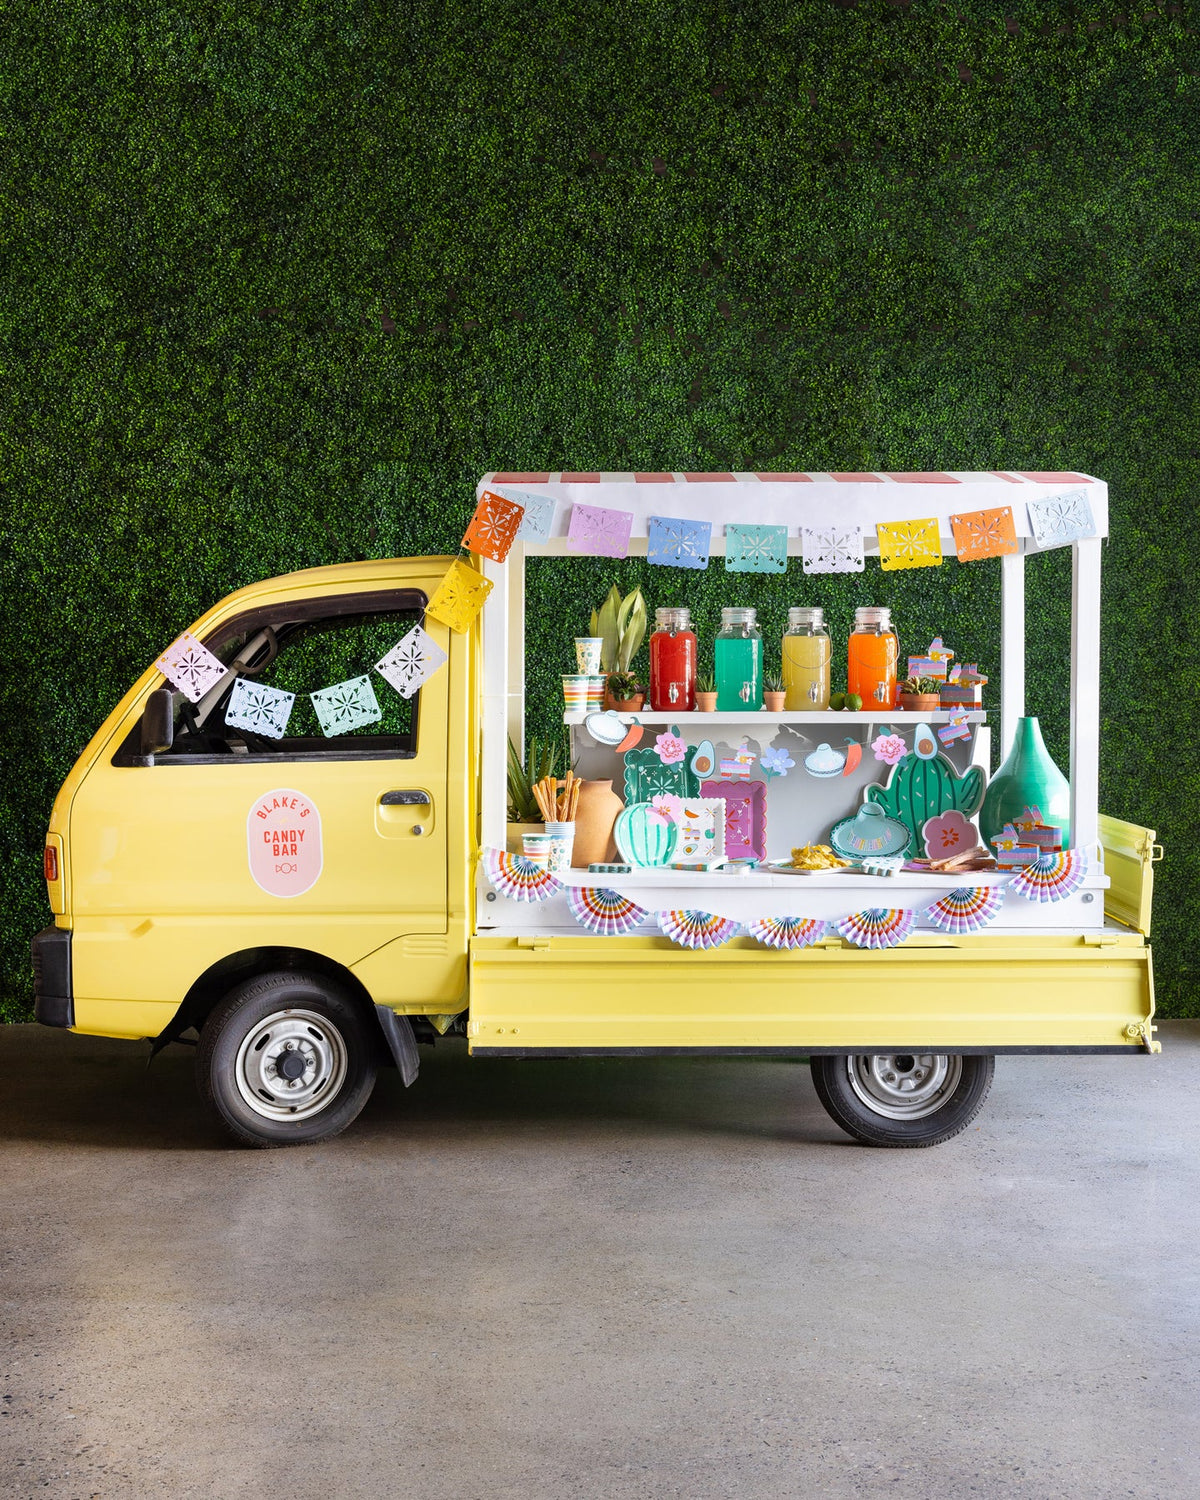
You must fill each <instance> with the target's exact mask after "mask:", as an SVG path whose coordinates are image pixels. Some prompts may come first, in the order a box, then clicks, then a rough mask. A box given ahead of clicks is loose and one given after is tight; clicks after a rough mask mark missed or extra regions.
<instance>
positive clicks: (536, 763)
mask: <svg viewBox="0 0 1200 1500" xmlns="http://www.w3.org/2000/svg"><path fill="white" fill-rule="evenodd" d="M560 759H562V760H565V759H566V756H565V755H562V753H561V750H560V747H559V746H558V745H556V744H555V743H554V741H553V740H539V739H538V738H537V737H536V735H535V736H534V737H533V738H532V739H531V740H530V741H529V754H528V756H527V757H526V763H525V765H522V764H521V756H520V754H519V752H518V750H517V747H516V746H515V745H514V744H513V742H512V740H511V739H510V740H509V742H508V821H509V822H510V823H539V822H540V821H541V817H542V815H541V812H540V811H539V809H538V805H537V800H536V798H535V797H534V795H533V786H534V783H535V782H538V781H541V780H542V778H543V777H545V776H557V775H558V767H559V762H560Z"/></svg>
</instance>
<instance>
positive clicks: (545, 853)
mask: <svg viewBox="0 0 1200 1500" xmlns="http://www.w3.org/2000/svg"><path fill="white" fill-rule="evenodd" d="M553 842H554V840H553V838H552V837H551V836H550V834H548V833H523V834H522V835H521V852H522V853H523V854H524V856H525V858H526V859H531V860H532V861H533V862H534V864H536V865H541V867H542V869H543V870H545V869H548V868H549V865H550V846H551V844H553Z"/></svg>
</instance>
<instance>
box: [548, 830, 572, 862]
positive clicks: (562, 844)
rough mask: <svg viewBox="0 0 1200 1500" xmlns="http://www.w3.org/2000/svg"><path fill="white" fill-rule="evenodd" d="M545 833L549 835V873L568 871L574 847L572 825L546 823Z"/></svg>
mask: <svg viewBox="0 0 1200 1500" xmlns="http://www.w3.org/2000/svg"><path fill="white" fill-rule="evenodd" d="M546 832H547V833H548V834H549V835H550V873H551V874H552V875H553V874H558V873H559V872H560V871H562V870H569V869H570V868H571V852H572V850H573V849H574V847H575V825H574V823H547V824H546Z"/></svg>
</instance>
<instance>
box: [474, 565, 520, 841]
mask: <svg viewBox="0 0 1200 1500" xmlns="http://www.w3.org/2000/svg"><path fill="white" fill-rule="evenodd" d="M483 573H484V576H485V577H486V578H489V579H490V580H491V582H492V584H493V589H492V592H491V593H490V594H489V595H488V600H487V603H486V604H485V605H484V606H483V615H482V622H483V662H482V675H481V687H482V689H483V723H482V731H483V733H482V739H483V762H482V765H481V766H480V789H479V790H480V824H481V827H480V833H479V837H480V843H481V844H490V845H491V846H492V848H494V849H503V848H504V840H505V825H506V823H507V818H508V745H507V743H506V741H507V735H508V688H509V681H508V644H507V636H508V629H509V619H508V594H509V581H508V570H507V567H506V566H505V564H503V563H495V562H492V561H491V560H490V559H486V558H485V559H484V563H483ZM522 686H523V684H522ZM518 690H520V689H518Z"/></svg>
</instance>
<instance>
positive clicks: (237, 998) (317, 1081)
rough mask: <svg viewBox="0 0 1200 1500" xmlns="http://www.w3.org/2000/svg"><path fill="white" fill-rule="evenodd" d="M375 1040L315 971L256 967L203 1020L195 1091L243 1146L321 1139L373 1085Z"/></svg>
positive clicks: (351, 1113) (345, 999) (343, 1122)
mask: <svg viewBox="0 0 1200 1500" xmlns="http://www.w3.org/2000/svg"><path fill="white" fill-rule="evenodd" d="M373 1041H374V1039H373V1038H372V1036H371V1034H370V1032H369V1031H368V1029H367V1025H366V1023H365V1021H364V1018H363V1016H362V1014H361V1012H360V1011H359V1009H358V1007H357V1006H356V1005H355V1004H354V1002H353V1000H351V999H350V997H349V996H348V995H347V994H345V993H344V992H343V991H342V990H340V989H339V988H337V987H336V986H335V985H333V984H331V983H330V981H328V980H327V979H324V978H322V977H320V976H318V975H315V974H303V973H278V974H262V975H259V976H258V977H257V978H255V979H248V980H246V981H245V982H244V983H242V984H239V985H237V986H236V987H235V988H234V989H232V990H231V991H230V992H229V994H228V995H227V996H226V997H225V999H224V1000H223V1001H222V1002H221V1003H220V1005H218V1006H217V1008H216V1009H215V1010H214V1011H213V1012H212V1014H211V1015H210V1016H209V1017H208V1019H207V1020H206V1021H205V1023H204V1027H203V1029H202V1031H201V1033H200V1045H199V1047H198V1048H197V1051H196V1072H197V1083H198V1085H199V1088H200V1094H201V1097H202V1098H203V1099H204V1101H205V1103H206V1104H207V1105H208V1107H209V1108H210V1109H211V1110H212V1111H213V1113H214V1114H215V1115H216V1117H217V1119H218V1120H219V1121H220V1123H221V1125H222V1126H223V1127H224V1128H225V1129H226V1130H227V1131H228V1132H229V1133H230V1134H231V1135H232V1136H233V1137H234V1139H235V1140H237V1141H238V1142H240V1143H241V1144H242V1145H245V1146H288V1145H301V1144H307V1143H310V1142H312V1141H324V1140H328V1139H329V1137H330V1136H334V1135H337V1134H338V1132H339V1131H342V1130H345V1128H346V1126H347V1125H349V1124H350V1122H351V1121H352V1120H353V1119H354V1118H355V1116H356V1115H357V1114H358V1112H359V1111H360V1110H361V1109H362V1107H363V1105H364V1104H365V1103H366V1102H367V1100H368V1099H369V1098H370V1096H371V1090H372V1088H373V1087H374V1084H375V1059H376V1052H375V1048H374V1045H373Z"/></svg>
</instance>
